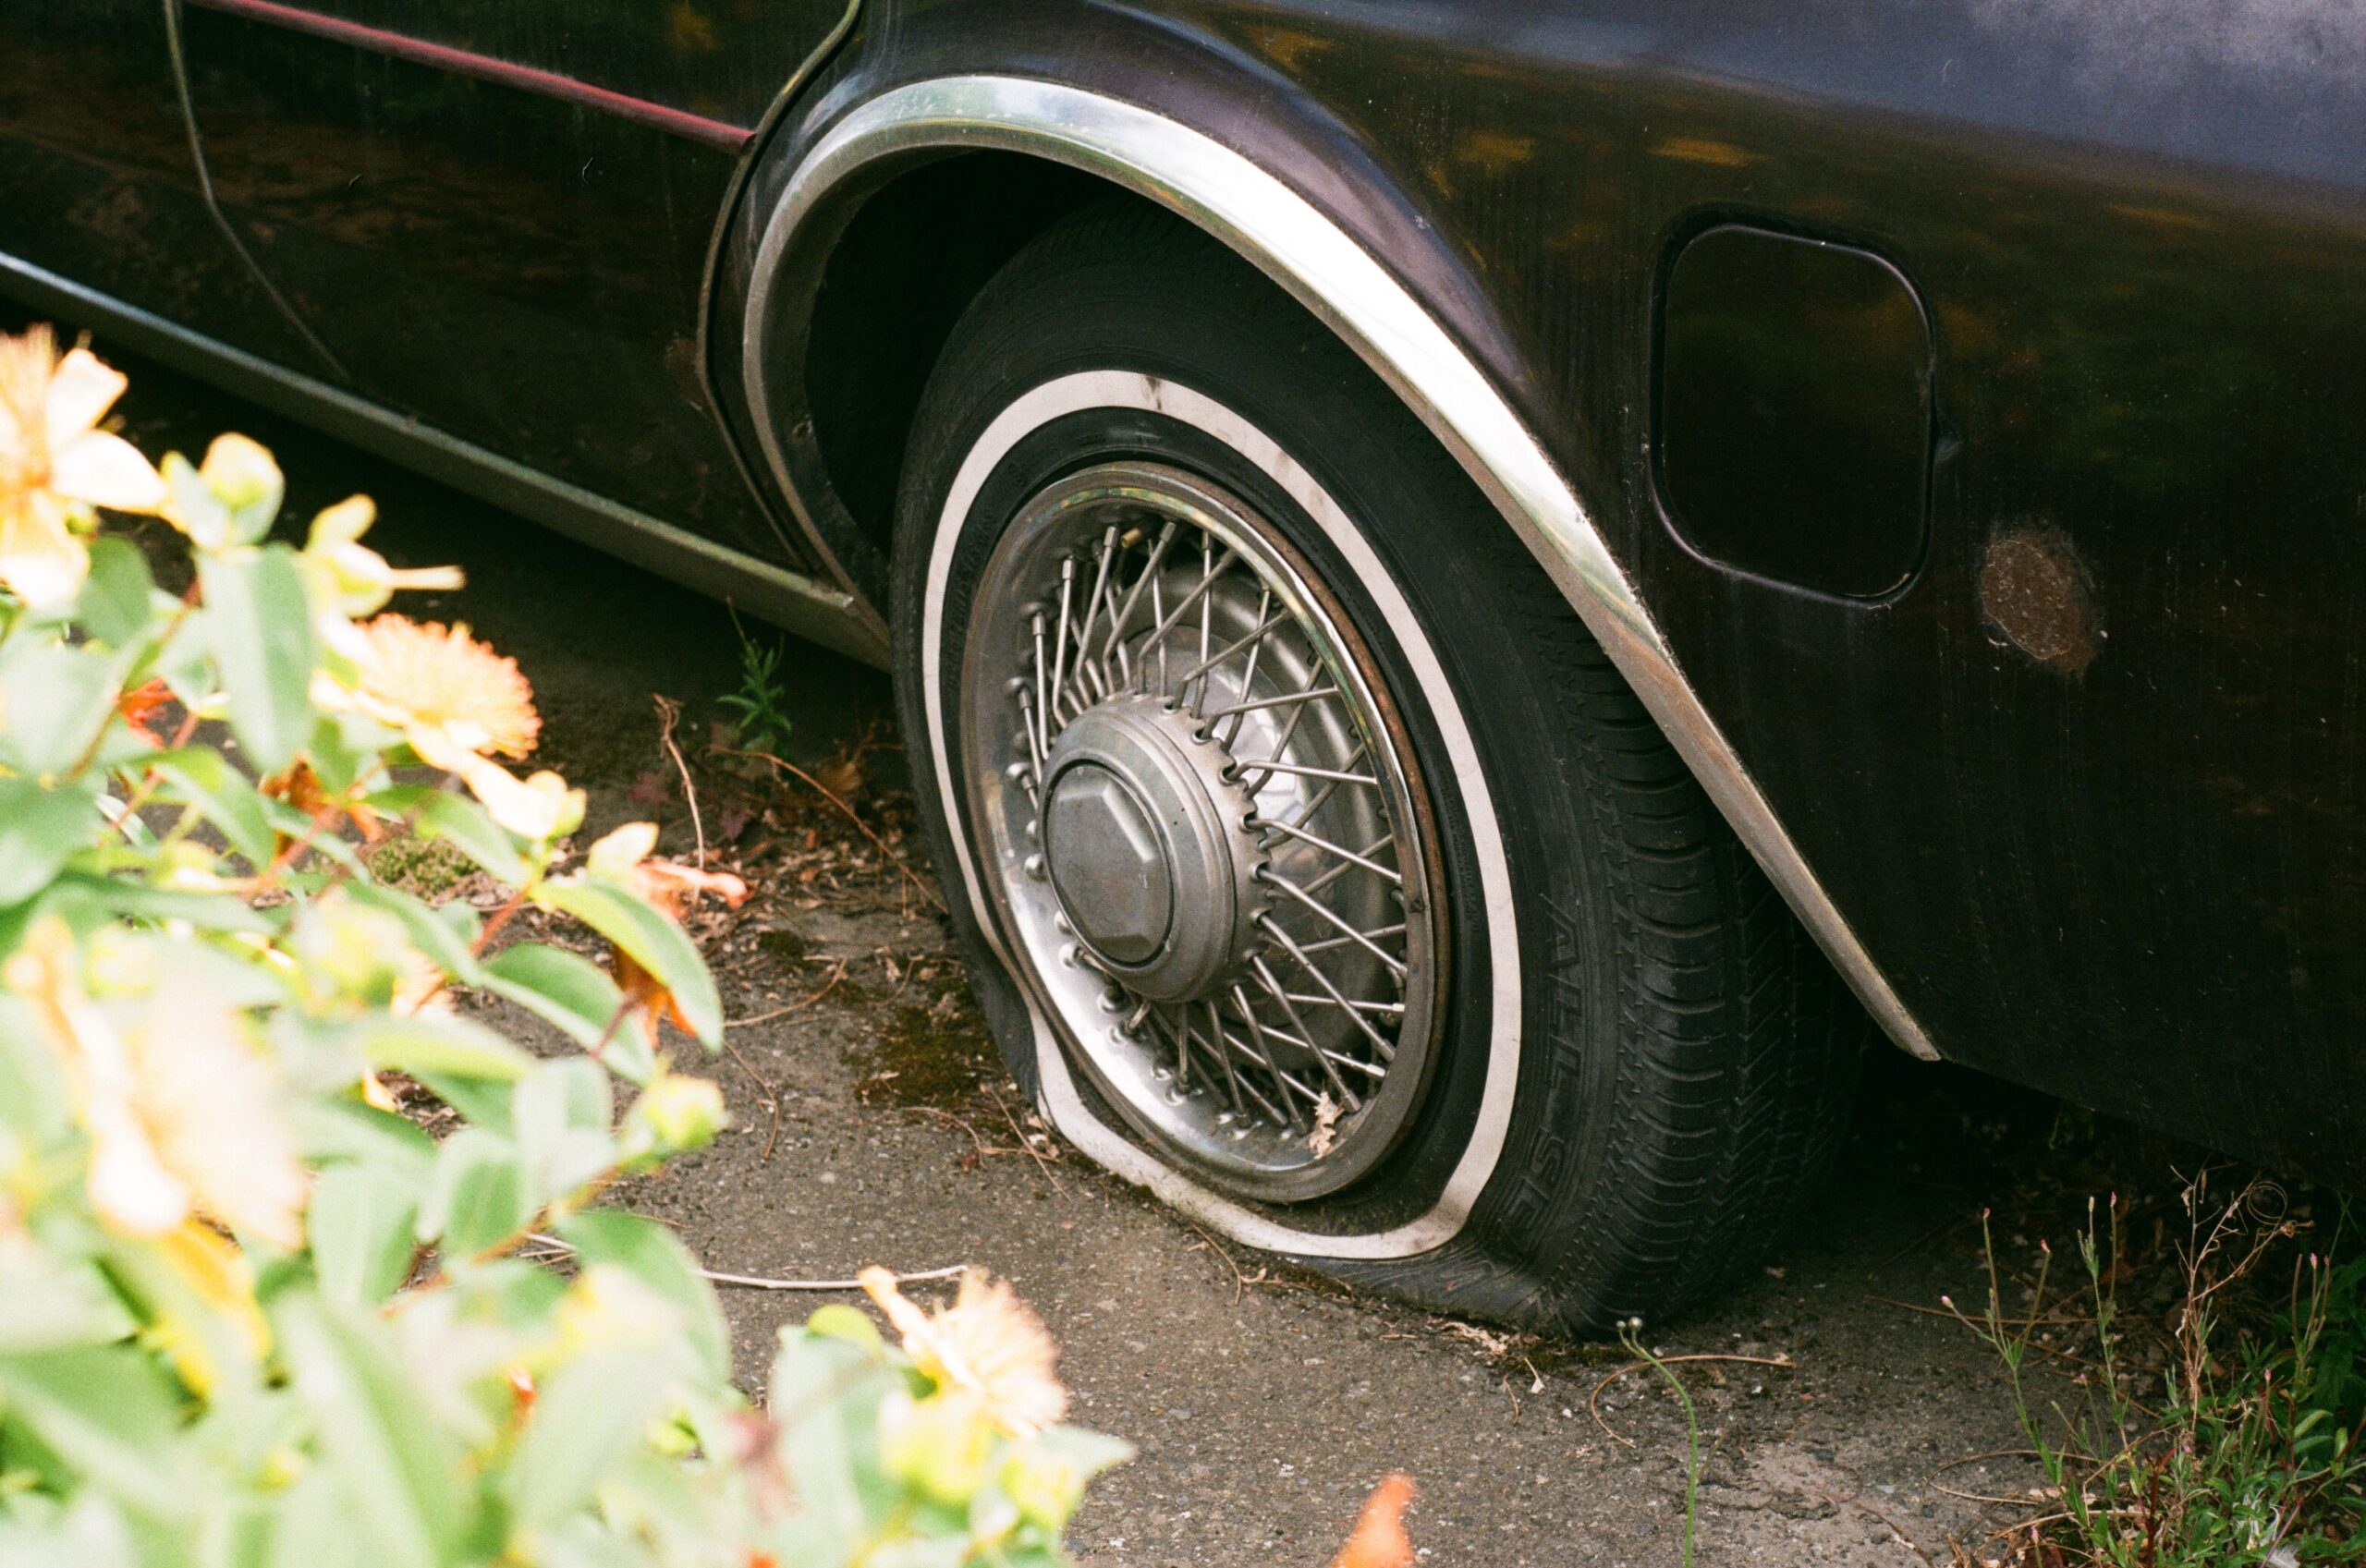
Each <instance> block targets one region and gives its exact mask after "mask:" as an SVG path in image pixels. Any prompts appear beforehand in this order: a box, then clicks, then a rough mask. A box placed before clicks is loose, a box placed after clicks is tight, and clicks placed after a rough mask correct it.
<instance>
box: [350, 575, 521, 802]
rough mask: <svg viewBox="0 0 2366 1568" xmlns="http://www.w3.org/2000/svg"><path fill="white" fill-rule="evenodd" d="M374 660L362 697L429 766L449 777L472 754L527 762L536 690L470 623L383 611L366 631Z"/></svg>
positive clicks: (364, 669)
mask: <svg viewBox="0 0 2366 1568" xmlns="http://www.w3.org/2000/svg"><path fill="white" fill-rule="evenodd" d="M361 633H362V636H363V638H365V639H366V640H367V642H368V644H369V650H370V657H369V658H368V659H367V660H366V661H364V662H362V665H361V672H360V687H358V689H357V692H356V695H357V696H358V697H359V698H360V701H361V706H362V708H363V709H364V711H368V712H370V713H372V714H373V715H375V716H376V717H377V718H379V719H382V720H384V722H386V723H390V724H393V725H395V726H396V728H398V729H400V730H401V731H402V732H403V735H404V737H405V738H406V739H408V740H409V742H410V744H411V749H412V750H414V751H416V752H418V753H419V754H420V756H421V758H422V759H424V760H426V761H427V762H428V763H430V764H431V765H433V766H434V767H438V768H444V769H446V770H448V771H451V772H459V771H460V770H461V769H463V768H465V767H466V766H467V762H468V759H469V758H470V757H482V756H484V755H486V754H488V753H492V752H499V753H500V754H501V755H503V756H505V757H523V756H525V755H526V754H527V753H528V752H531V750H533V749H534V743H535V741H536V740H538V739H539V738H540V737H541V735H542V729H543V720H542V715H541V714H539V713H537V712H535V711H534V691H533V687H531V686H529V685H527V683H526V677H525V675H522V674H520V673H519V671H518V661H516V660H515V659H510V658H506V657H504V656H503V655H501V654H498V653H495V652H494V650H493V649H492V647H491V646H490V645H488V644H485V643H482V642H479V641H477V640H476V639H475V638H471V637H470V635H469V628H468V626H466V625H464V624H456V625H454V626H445V625H444V624H443V623H442V622H440V621H429V622H427V623H425V624H424V625H422V624H421V623H420V622H417V621H414V620H412V619H411V618H410V617H409V616H408V615H396V614H385V615H380V616H378V617H376V618H375V619H373V620H372V621H369V622H368V623H366V624H365V625H363V626H362V627H361Z"/></svg>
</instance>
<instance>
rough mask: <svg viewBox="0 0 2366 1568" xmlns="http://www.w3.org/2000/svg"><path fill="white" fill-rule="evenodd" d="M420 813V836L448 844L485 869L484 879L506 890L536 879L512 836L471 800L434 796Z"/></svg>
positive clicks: (446, 794)
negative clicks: (445, 841) (492, 881)
mask: <svg viewBox="0 0 2366 1568" xmlns="http://www.w3.org/2000/svg"><path fill="white" fill-rule="evenodd" d="M389 793H390V794H391V793H392V792H391V791H390V792H389ZM418 812H419V814H418V817H417V818H416V819H415V825H416V827H417V830H418V831H419V832H420V833H423V834H425V835H426V836H427V837H429V838H440V839H445V840H447V841H448V842H450V843H451V845H453V846H454V847H455V848H457V849H458V850H459V852H460V853H461V854H463V855H465V856H467V857H469V858H470V859H471V860H473V861H475V862H476V863H477V864H478V865H479V866H481V867H482V868H483V869H484V873H485V875H487V876H489V877H491V878H492V879H493V880H494V881H497V882H500V883H501V884H502V885H504V886H505V887H523V886H525V885H526V881H527V879H529V878H530V877H531V876H532V875H533V868H532V867H531V866H529V865H528V864H527V863H526V857H524V856H523V855H520V854H519V853H518V841H517V840H516V839H514V838H512V837H510V836H509V830H508V829H506V828H505V827H503V826H502V825H501V824H500V823H498V822H496V821H494V820H493V819H492V818H491V817H490V816H488V815H486V813H485V808H483V807H482V806H480V805H478V804H477V803H476V802H475V801H473V800H470V798H469V797H468V796H463V795H454V794H450V793H448V792H445V791H435V792H432V793H430V794H429V795H428V796H427V797H426V799H425V800H424V801H422V802H421V804H420V806H419V808H418Z"/></svg>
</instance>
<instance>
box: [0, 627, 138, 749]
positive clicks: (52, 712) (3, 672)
mask: <svg viewBox="0 0 2366 1568" xmlns="http://www.w3.org/2000/svg"><path fill="white" fill-rule="evenodd" d="M16 640H17V641H18V643H19V644H20V646H18V647H16V648H13V649H8V650H6V661H5V662H0V701H5V702H6V708H5V709H0V712H5V714H6V723H4V724H0V762H6V763H7V764H8V766H10V767H11V768H13V769H15V770H16V771H17V772H19V773H23V774H26V775H29V776H30V777H33V778H42V777H44V776H48V775H52V774H56V773H62V772H66V771H67V769H69V768H72V767H73V766H74V765H75V764H76V763H78V762H79V761H80V760H82V759H83V758H84V757H85V756H87V755H89V754H90V752H91V748H92V747H93V745H94V744H95V743H96V742H97V740H98V738H99V732H100V731H101V730H103V729H104V728H105V727H106V723H107V721H108V720H109V719H112V718H113V717H115V702H116V694H117V692H118V691H119V690H120V689H121V688H120V685H119V682H120V679H121V675H122V671H123V667H124V665H125V664H126V663H127V662H128V661H127V659H126V658H125V657H124V656H123V655H121V654H113V653H102V652H100V651H98V650H95V649H91V648H84V647H75V646H72V645H70V644H66V643H30V644H28V643H25V642H24V639H23V638H18V639H16Z"/></svg>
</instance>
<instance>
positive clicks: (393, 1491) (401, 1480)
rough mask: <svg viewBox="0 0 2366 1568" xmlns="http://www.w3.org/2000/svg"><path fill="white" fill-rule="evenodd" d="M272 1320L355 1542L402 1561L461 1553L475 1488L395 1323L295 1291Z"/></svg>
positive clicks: (408, 1564)
mask: <svg viewBox="0 0 2366 1568" xmlns="http://www.w3.org/2000/svg"><path fill="white" fill-rule="evenodd" d="M274 1306H275V1307H276V1310H275V1311H274V1313H273V1315H272V1317H273V1324H274V1328H276V1329H277V1331H278V1338H279V1341H280V1343H281V1344H282V1345H283V1346H285V1348H286V1353H287V1360H288V1362H289V1365H290V1367H291V1368H292V1370H293V1372H294V1377H293V1379H292V1380H291V1382H292V1386H293V1387H294V1388H295V1390H296V1392H297V1395H298V1397H299V1399H301V1400H302V1401H303V1402H304V1403H305V1404H306V1405H308V1406H309V1407H310V1409H311V1415H312V1417H313V1425H314V1430H315V1431H316V1432H317V1434H318V1441H319V1445H320V1448H321V1451H322V1453H323V1458H324V1459H325V1460H326V1462H327V1465H328V1467H329V1468H330V1470H331V1471H333V1472H334V1473H335V1476H336V1477H337V1480H338V1482H339V1485H340V1489H341V1490H342V1491H343V1493H344V1496H345V1501H346V1504H347V1507H348V1511H349V1513H350V1514H351V1518H350V1525H351V1533H350V1534H349V1536H348V1540H355V1539H359V1540H365V1541H367V1542H368V1543H369V1545H370V1555H371V1557H372V1559H373V1560H374V1561H376V1562H384V1563H389V1564H394V1565H396V1568H437V1565H438V1564H441V1563H445V1562H455V1561H457V1560H459V1558H460V1556H461V1553H460V1551H459V1550H458V1549H459V1546H460V1543H461V1542H462V1541H463V1540H464V1539H465V1538H467V1536H468V1535H469V1532H470V1527H471V1525H472V1524H473V1520H472V1518H471V1515H472V1513H473V1512H474V1507H473V1505H474V1502H475V1492H474V1489H473V1487H472V1486H471V1484H470V1478H469V1476H468V1473H467V1470H466V1467H465V1454H464V1453H463V1452H462V1450H461V1447H460V1444H459V1442H458V1440H457V1439H456V1438H455V1437H454V1436H453V1435H452V1434H451V1433H450V1432H449V1431H448V1430H447V1429H446V1428H445V1426H444V1424H443V1423H442V1422H441V1421H440V1420H438V1419H437V1417H436V1414H435V1412H434V1410H433V1408H432V1407H431V1406H430V1405H429V1404H428V1403H427V1398H426V1396H425V1395H424V1394H423V1393H422V1392H420V1390H419V1388H418V1385H417V1382H416V1380H414V1379H413V1378H412V1376H411V1375H410V1373H409V1370H408V1369H407V1368H406V1367H404V1366H403V1365H402V1363H401V1361H400V1360H399V1358H398V1357H397V1356H396V1354H395V1347H394V1344H393V1342H392V1331H391V1330H390V1329H389V1328H388V1327H387V1325H385V1324H384V1323H383V1322H381V1321H378V1320H376V1319H373V1318H372V1317H370V1316H368V1315H364V1314H359V1313H342V1312H338V1311H336V1310H335V1309H333V1308H331V1307H328V1306H327V1305H326V1304H325V1303H323V1302H322V1301H321V1300H320V1299H319V1298H318V1297H316V1296H313V1295H309V1294H306V1293H302V1292H292V1293H290V1294H289V1295H287V1296H286V1297H283V1298H282V1299H281V1300H280V1301H278V1302H277V1303H275V1304H274Z"/></svg>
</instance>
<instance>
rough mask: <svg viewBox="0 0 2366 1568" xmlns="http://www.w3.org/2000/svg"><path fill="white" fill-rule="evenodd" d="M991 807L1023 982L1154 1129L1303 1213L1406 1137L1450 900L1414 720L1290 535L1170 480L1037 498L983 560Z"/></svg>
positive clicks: (997, 862) (1099, 480)
mask: <svg viewBox="0 0 2366 1568" xmlns="http://www.w3.org/2000/svg"><path fill="white" fill-rule="evenodd" d="M974 603H975V608H974V609H973V611H972V614H971V619H970V638H969V643H968V646H967V650H966V652H965V665H964V689H965V698H964V701H965V707H966V711H967V714H968V720H969V723H968V725H967V728H966V731H965V735H964V739H965V742H966V744H967V745H968V746H969V747H970V756H971V766H970V778H971V781H972V784H971V787H972V790H973V792H974V793H973V803H974V805H975V807H976V808H977V812H978V816H979V818H980V820H981V822H982V825H983V827H984V830H985V837H986V839H987V841H988V843H989V845H991V846H992V848H993V851H994V853H993V854H992V855H991V856H990V857H989V859H990V861H991V862H992V864H991V866H990V875H991V877H992V880H993V881H995V882H996V883H997V884H998V888H997V891H998V892H999V893H1001V894H1002V895H1003V896H1002V900H1001V903H1002V909H1001V911H1000V912H1001V914H1002V916H1003V918H1004V919H1005V922H1006V928H1007V934H1008V935H1009V936H1010V937H1011V938H1012V939H1013V942H1014V944H1015V947H1016V949H1017V955H1018V956H1019V957H1020V958H1021V960H1022V963H1021V968H1022V971H1023V972H1024V973H1023V978H1026V979H1027V980H1028V981H1029V982H1030V983H1031V986H1032V987H1033V989H1034V990H1035V991H1036V992H1037V995H1038V998H1039V1000H1040V1001H1041V1002H1042V1003H1044V1004H1045V1005H1047V1006H1048V1008H1049V1009H1050V1011H1051V1012H1052V1013H1053V1014H1054V1015H1055V1017H1056V1018H1057V1020H1058V1022H1059V1023H1060V1025H1061V1026H1062V1032H1063V1034H1064V1035H1065V1036H1066V1040H1065V1043H1066V1044H1067V1047H1068V1049H1069V1053H1070V1055H1071V1057H1072V1058H1074V1059H1075V1060H1076V1061H1078V1063H1079V1064H1080V1065H1081V1066H1082V1067H1083V1069H1084V1071H1085V1072H1086V1074H1087V1076H1089V1077H1090V1078H1091V1079H1092V1082H1093V1083H1094V1084H1095V1086H1096V1087H1097V1088H1100V1089H1101V1091H1102V1093H1103V1095H1104V1098H1105V1099H1106V1100H1109V1101H1110V1103H1111V1104H1112V1105H1114V1106H1115V1108H1116V1110H1117V1111H1118V1112H1119V1113H1120V1114H1121V1115H1123V1116H1124V1118H1125V1119H1126V1121H1127V1122H1128V1124H1130V1125H1132V1126H1133V1127H1134V1128H1135V1129H1136V1130H1137V1131H1138V1132H1140V1133H1141V1134H1142V1135H1144V1136H1147V1137H1149V1138H1150V1139H1152V1140H1153V1142H1154V1143H1156V1144H1157V1145H1158V1146H1160V1147H1161V1148H1162V1149H1165V1151H1166V1152H1168V1153H1169V1154H1170V1155H1173V1156H1176V1157H1178V1158H1179V1159H1180V1161H1183V1162H1185V1163H1187V1164H1189V1165H1190V1166H1192V1167H1193V1168H1194V1169H1195V1170H1196V1171H1197V1172H1198V1173H1201V1175H1203V1176H1205V1177H1207V1178H1209V1179H1211V1180H1212V1181H1213V1182H1214V1183H1216V1184H1217V1185H1223V1186H1226V1187H1228V1188H1230V1189H1231V1190H1233V1191H1235V1192H1238V1193H1239V1194H1241V1195H1243V1196H1247V1197H1256V1198H1262V1199H1268V1200H1282V1201H1288V1200H1295V1199H1302V1198H1307V1197H1317V1196H1320V1195H1322V1194H1323V1193H1327V1192H1332V1191H1335V1190H1337V1189H1338V1188H1339V1187H1341V1186H1344V1185H1347V1184H1348V1183H1349V1182H1351V1181H1353V1180H1355V1179H1356V1178H1357V1177H1358V1176H1360V1175H1361V1174H1363V1173H1366V1172H1368V1171H1369V1170H1371V1168H1372V1165H1373V1164H1374V1163H1376V1162H1377V1161H1379V1160H1380V1159H1381V1158H1382V1157H1383V1156H1384V1155H1385V1154H1386V1153H1387V1152H1388V1150H1389V1149H1391V1148H1393V1147H1394V1146H1395V1144H1396V1142H1397V1141H1398V1139H1399V1138H1400V1137H1401V1136H1402V1135H1403V1133H1404V1132H1405V1130H1406V1128H1407V1127H1408V1126H1409V1124H1410V1122H1411V1119H1412V1117H1413V1116H1414V1114H1415V1112H1417V1110H1418V1109H1419V1105H1420V1100H1421V1093H1422V1090H1423V1089H1424V1088H1425V1087H1426V1079H1427V1076H1428V1068H1429V1064H1430V1061H1431V1058H1432V1056H1433V1050H1432V1047H1433V1039H1432V1036H1433V1029H1434V1025H1435V1013H1436V1009H1435V1001H1436V998H1437V996H1438V994H1439V991H1440V990H1441V978H1442V977H1441V975H1440V973H1439V970H1440V964H1441V958H1442V948H1443V943H1442V942H1441V940H1440V933H1441V930H1442V929H1443V928H1442V925H1441V918H1442V916H1443V909H1442V907H1441V900H1440V898H1439V896H1438V892H1437V889H1436V888H1435V887H1434V886H1433V881H1432V879H1433V876H1434V875H1435V868H1436V866H1437V856H1436V853H1435V849H1434V845H1433V828H1432V826H1431V820H1430V814H1429V811H1428V807H1427V801H1426V799H1425V798H1424V797H1423V796H1422V794H1421V788H1420V777H1419V772H1418V770H1417V769H1416V767H1415V766H1414V763H1413V761H1412V759H1411V757H1410V754H1409V747H1408V746H1407V745H1406V743H1405V739H1404V732H1403V729H1402V726H1401V725H1400V724H1399V723H1398V722H1397V720H1396V714H1395V711H1394V710H1393V709H1392V708H1391V707H1390V706H1389V705H1388V701H1387V698H1386V694H1385V689H1384V687H1383V686H1382V685H1381V683H1380V681H1379V679H1378V677H1377V673H1376V671H1375V670H1374V669H1373V668H1372V664H1371V661H1370V658H1369V655H1368V654H1367V652H1366V650H1364V647H1363V644H1362V643H1361V641H1360V639H1359V638H1357V637H1356V636H1355V634H1354V630H1353V628H1352V626H1349V625H1348V622H1347V620H1346V617H1345V616H1344V614H1341V613H1340V612H1339V611H1338V610H1337V608H1336V603H1335V600H1334V599H1333V598H1332V596H1331V595H1330V594H1328V593H1327V592H1325V591H1324V590H1323V588H1322V586H1321V585H1320V584H1319V583H1318V582H1317V581H1316V580H1315V579H1314V577H1313V575H1312V573H1311V571H1310V570H1309V569H1308V567H1307V565H1306V564H1305V563H1304V561H1303V560H1302V558H1301V557H1300V556H1299V554H1298V553H1297V552H1296V551H1295V550H1294V549H1293V548H1292V547H1291V546H1290V545H1289V544H1288V543H1287V541H1285V540H1284V539H1283V538H1282V537H1281V536H1280V535H1279V533H1278V532H1276V531H1275V530H1274V528H1273V527H1272V525H1271V524H1270V523H1269V522H1268V521H1267V520H1266V519H1264V518H1262V517H1259V516H1258V515H1256V514H1255V513H1254V512H1252V511H1251V510H1250V508H1248V507H1247V506H1245V505H1244V504H1242V503H1241V502H1239V501H1238V499H1236V498H1235V497H1233V496H1231V495H1229V494H1227V493H1226V492H1223V491H1220V490H1218V489H1216V488H1215V487H1214V486H1212V485H1209V484H1207V483H1205V482H1204V481H1201V480H1198V479H1196V478H1193V477H1192V476H1189V475H1187V474H1184V473H1182V472H1180V471H1178V470H1176V469H1173V468H1165V467H1161V466H1156V465H1151V464H1141V463H1120V464H1109V465H1104V466H1103V467H1100V468H1092V469H1088V470H1085V471H1084V472H1082V473H1079V474H1076V475H1073V476H1070V477H1069V478H1067V479H1066V480H1061V481H1059V482H1057V483H1055V484H1054V485H1053V486H1051V487H1050V488H1048V489H1047V490H1045V491H1044V492H1043V493H1042V494H1040V495H1038V496H1036V497H1035V498H1034V499H1033V500H1032V501H1031V502H1030V503H1029V504H1027V505H1026V506H1025V507H1023V508H1022V509H1021V511H1020V513H1019V515H1018V517H1017V518H1016V520H1014V522H1013V523H1012V524H1011V526H1010V528H1009V529H1007V530H1006V533H1005V534H1004V536H1003V538H1002V540H1001V541H1000V542H999V543H998V544H997V546H996V547H995V550H994V554H993V556H992V557H991V558H990V559H989V561H988V562H987V564H986V567H985V570H984V572H983V574H982V580H981V582H980V586H979V590H978V595H977V598H976V600H975V602H974Z"/></svg>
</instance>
